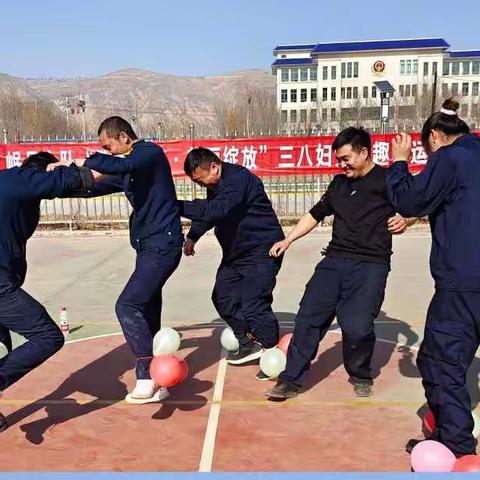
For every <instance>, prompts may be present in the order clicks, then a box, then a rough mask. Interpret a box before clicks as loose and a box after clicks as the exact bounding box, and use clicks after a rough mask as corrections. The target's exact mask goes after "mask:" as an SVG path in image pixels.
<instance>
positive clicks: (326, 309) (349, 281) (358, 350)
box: [266, 127, 406, 399]
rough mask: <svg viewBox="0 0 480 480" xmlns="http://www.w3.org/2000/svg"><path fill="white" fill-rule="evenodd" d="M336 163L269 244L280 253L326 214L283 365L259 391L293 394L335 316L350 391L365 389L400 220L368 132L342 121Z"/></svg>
mask: <svg viewBox="0 0 480 480" xmlns="http://www.w3.org/2000/svg"><path fill="white" fill-rule="evenodd" d="M332 149H333V150H334V151H335V155H336V157H337V161H338V163H339V166H340V167H341V168H342V169H343V170H344V171H345V173H344V174H342V175H336V176H335V178H334V179H333V181H332V182H331V183H330V185H329V186H328V188H327V191H326V193H325V195H324V196H323V197H322V198H321V200H320V202H318V203H317V204H316V205H315V206H314V207H313V208H312V209H311V210H310V212H309V213H307V214H306V215H305V216H304V217H303V218H302V219H301V220H300V221H299V223H298V224H297V225H296V226H295V228H294V229H293V230H292V231H291V232H290V233H289V234H288V235H287V238H286V239H285V240H283V241H281V242H279V243H277V244H275V245H274V246H273V247H272V249H271V254H272V255H273V256H278V255H282V254H283V252H284V251H285V250H286V249H287V248H289V246H290V245H291V243H292V242H294V241H295V240H297V239H298V238H301V237H303V236H304V235H306V234H308V233H309V232H310V231H312V230H313V229H314V228H315V227H316V226H317V224H318V223H319V222H320V221H322V220H323V219H324V218H325V217H327V216H329V215H334V223H333V232H332V240H331V242H330V243H329V245H328V247H327V249H326V252H325V255H326V258H325V259H324V260H322V261H321V262H320V263H319V264H318V265H317V267H316V269H315V273H314V274H313V276H312V278H311V279H310V281H309V282H308V284H307V286H306V289H305V293H304V295H303V298H302V300H301V302H300V310H299V311H298V314H297V317H296V319H295V329H294V332H293V338H292V340H291V343H290V346H289V349H288V353H287V366H286V368H285V371H284V372H282V373H281V374H280V376H279V379H278V382H277V384H276V385H275V386H274V387H273V388H272V389H270V390H269V391H268V392H267V393H266V395H267V397H269V398H273V399H286V398H291V397H295V396H296V395H297V394H298V390H299V389H300V387H301V386H302V384H303V380H304V377H305V374H306V372H307V371H308V369H309V368H310V362H311V361H312V360H313V359H314V358H315V356H316V354H317V351H318V346H319V342H320V341H321V340H322V338H323V337H324V336H325V334H326V333H327V331H328V329H329V328H330V325H331V324H332V322H333V320H334V318H335V317H337V321H338V323H339V325H340V328H341V330H342V335H343V361H344V365H345V369H346V370H347V373H348V374H349V376H350V382H351V383H353V385H354V391H355V393H356V395H357V396H360V397H367V396H369V395H371V393H372V384H373V380H372V374H371V359H372V355H373V350H374V347H375V331H374V320H375V318H376V317H377V315H378V313H379V312H380V307H381V305H382V302H383V298H384V293H385V286H386V282H387V276H388V273H389V271H390V257H391V254H392V233H394V234H398V233H403V232H404V231H405V229H406V221H405V219H403V218H402V217H400V216H396V215H395V210H394V208H393V207H392V205H391V204H390V202H389V201H388V197H387V187H386V183H385V175H386V169H384V168H382V167H380V166H378V165H375V164H374V163H373V161H372V158H371V156H370V150H371V139H370V135H369V134H368V133H367V132H366V131H365V130H363V129H360V128H353V127H350V128H347V129H345V130H344V131H342V132H341V133H340V134H339V135H338V136H337V138H336V139H335V141H334V142H333V145H332Z"/></svg>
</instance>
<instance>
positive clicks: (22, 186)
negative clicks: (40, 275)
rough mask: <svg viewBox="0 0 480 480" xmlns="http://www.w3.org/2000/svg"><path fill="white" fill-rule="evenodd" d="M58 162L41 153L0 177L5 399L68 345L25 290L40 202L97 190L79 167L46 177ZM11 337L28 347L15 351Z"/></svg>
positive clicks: (0, 363) (0, 382)
mask: <svg viewBox="0 0 480 480" xmlns="http://www.w3.org/2000/svg"><path fill="white" fill-rule="evenodd" d="M55 162H57V159H56V158H55V157H54V156H53V155H51V154H49V153H46V152H41V153H38V154H35V155H32V156H30V157H29V158H28V159H27V160H25V161H24V162H23V164H22V166H21V167H14V168H11V169H9V170H3V171H1V172H0V219H1V227H0V342H1V343H3V345H5V346H6V347H7V350H8V352H9V353H8V354H7V355H6V356H5V357H3V358H1V359H0V396H1V393H2V391H3V390H5V389H6V388H7V387H9V386H10V385H12V384H14V383H15V382H17V381H18V380H19V379H20V378H22V377H23V376H24V375H26V374H27V373H28V372H30V371H31V370H32V369H34V368H35V367H37V366H38V365H40V364H41V363H43V362H44V361H45V360H47V359H48V358H49V357H51V356H52V355H53V354H54V353H56V352H57V351H58V350H60V348H62V346H63V343H64V337H63V334H62V332H61V331H60V329H59V328H58V326H57V325H56V324H55V322H54V321H53V320H52V318H51V317H50V315H49V314H48V313H47V311H46V310H45V308H44V307H43V306H42V305H41V304H40V303H39V302H37V301H36V300H35V299H34V298H32V297H31V296H30V295H28V293H26V292H25V291H24V290H23V289H22V288H21V286H22V285H23V282H24V280H25V275H26V273H27V261H26V246H27V241H28V239H29V238H30V237H31V236H32V235H33V232H34V231H35V229H36V228H37V225H38V221H39V218H40V201H41V200H42V199H44V198H45V199H47V198H55V197H63V196H67V195H69V194H71V193H74V192H78V191H87V190H88V189H89V188H91V186H92V185H93V177H92V174H91V172H90V171H88V169H86V168H85V169H83V168H82V169H79V168H78V167H76V166H74V165H73V166H71V167H68V168H67V167H62V168H58V169H56V170H55V171H54V172H46V171H45V170H46V168H47V165H49V164H51V163H55ZM10 332H15V333H18V334H19V335H22V336H23V337H25V338H26V340H27V341H26V342H25V343H24V344H22V345H20V346H19V347H17V348H15V349H14V350H12V338H11V336H10ZM5 428H7V422H6V420H5V418H4V417H3V416H2V415H1V414H0V431H2V430H5Z"/></svg>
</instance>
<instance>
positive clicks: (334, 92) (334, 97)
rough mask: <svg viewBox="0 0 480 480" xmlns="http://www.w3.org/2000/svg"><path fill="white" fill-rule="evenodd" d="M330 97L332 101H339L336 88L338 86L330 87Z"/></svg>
mask: <svg viewBox="0 0 480 480" xmlns="http://www.w3.org/2000/svg"><path fill="white" fill-rule="evenodd" d="M330 99H331V100H332V102H336V101H337V89H336V87H332V88H331V89H330Z"/></svg>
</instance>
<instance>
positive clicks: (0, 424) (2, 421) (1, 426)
mask: <svg viewBox="0 0 480 480" xmlns="http://www.w3.org/2000/svg"><path fill="white" fill-rule="evenodd" d="M7 428H8V423H7V419H6V418H5V417H4V416H3V415H2V414H1V413H0V432H3V431H4V430H6V429H7Z"/></svg>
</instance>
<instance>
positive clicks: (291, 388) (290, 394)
mask: <svg viewBox="0 0 480 480" xmlns="http://www.w3.org/2000/svg"><path fill="white" fill-rule="evenodd" d="M297 395H298V387H296V386H295V385H292V384H291V383H287V382H282V381H281V380H279V381H278V382H277V384H276V385H275V386H274V387H273V388H271V389H270V390H267V391H266V393H265V396H266V397H268V398H277V399H283V400H285V399H287V398H295V397H296V396H297Z"/></svg>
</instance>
